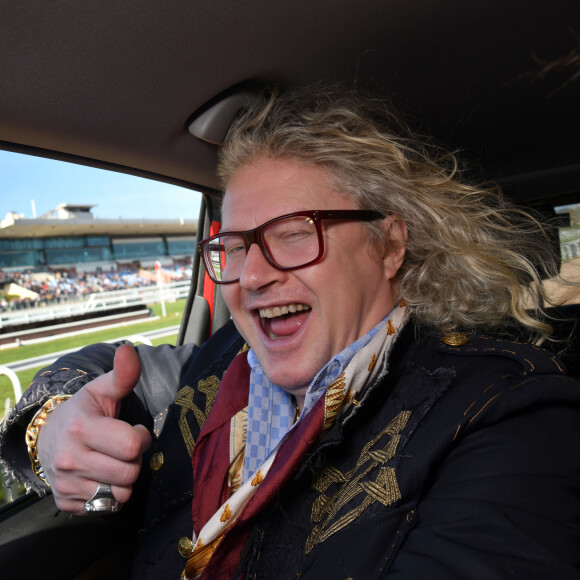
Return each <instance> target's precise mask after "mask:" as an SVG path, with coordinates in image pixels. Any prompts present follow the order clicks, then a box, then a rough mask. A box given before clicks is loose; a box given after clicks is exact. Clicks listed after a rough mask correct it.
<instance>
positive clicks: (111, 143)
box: [0, 0, 580, 578]
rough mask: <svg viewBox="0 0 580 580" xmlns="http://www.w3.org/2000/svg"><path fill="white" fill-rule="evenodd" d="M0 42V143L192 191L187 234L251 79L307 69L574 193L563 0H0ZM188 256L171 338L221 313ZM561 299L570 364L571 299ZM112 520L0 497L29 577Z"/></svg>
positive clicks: (210, 221)
mask: <svg viewBox="0 0 580 580" xmlns="http://www.w3.org/2000/svg"><path fill="white" fill-rule="evenodd" d="M0 55H1V56H0V79H1V80H0V149H4V150H7V151H13V152H18V153H24V154H29V155H35V156H41V157H46V158H51V159H58V160H62V161H67V162H72V163H78V164H82V165H88V166H91V167H97V168H103V169H110V170H113V171H118V172H122V173H128V174H132V175H137V176H141V177H145V178H148V179H152V180H158V181H162V182H166V183H171V184H175V185H179V186H182V187H185V188H187V189H190V190H191V191H192V192H201V193H202V194H203V202H202V207H201V211H200V215H199V222H198V238H199V239H202V238H204V237H207V236H208V235H210V234H211V233H215V232H217V230H218V228H219V203H220V195H221V194H220V186H219V182H218V180H217V178H216V175H215V164H216V159H217V153H218V150H219V145H220V143H221V142H222V141H223V139H224V137H225V135H226V133H227V130H228V127H229V125H230V123H231V121H232V119H233V117H234V116H235V115H236V114H237V113H238V111H239V110H240V109H241V108H242V107H243V106H244V104H246V103H247V102H248V100H250V99H252V97H253V95H254V94H255V93H256V91H258V90H260V89H262V88H264V87H270V86H278V87H280V89H281V90H284V89H286V88H289V87H293V86H297V85H302V84H306V83H311V82H314V81H317V80H320V79H324V80H327V81H341V82H346V83H349V84H356V85H360V86H361V87H364V88H367V89H369V90H372V91H373V92H375V93H376V94H377V95H378V96H382V97H384V98H388V99H389V100H390V101H391V102H393V103H394V105H395V106H396V107H397V108H398V109H399V110H400V111H402V113H403V114H404V116H405V117H406V119H407V121H408V122H409V124H410V125H411V126H412V127H414V128H415V129H416V130H417V131H418V132H420V133H421V134H425V135H429V136H431V137H432V139H433V140H434V142H435V143H438V144H440V145H442V146H443V147H445V148H448V149H451V150H453V151H456V152H457V153H458V155H459V156H460V157H461V158H462V159H463V160H465V162H466V164H467V167H468V175H469V177H470V179H472V180H474V181H489V182H495V183H498V184H499V185H500V186H501V187H502V188H503V191H504V192H505V194H506V195H507V196H509V197H511V198H512V199H513V200H515V201H516V202H517V203H518V204H521V205H522V206H525V207H533V208H537V209H539V210H542V211H545V212H546V213H547V215H549V214H553V212H554V208H566V207H568V206H571V205H573V204H578V203H580V139H578V135H580V114H579V103H580V9H579V6H578V2H577V1H576V0H550V1H548V0H525V1H524V0H508V1H506V0H503V1H501V2H500V1H498V0H471V1H470V2H462V1H460V0H415V1H414V2H404V1H401V0H382V1H379V0H356V1H355V0H342V1H341V2H338V3H337V2H336V1H335V0H315V1H314V2H313V1H311V0H310V1H306V0H294V1H293V2H264V1H263V0H247V1H245V2H236V1H233V0H218V1H216V2H192V1H191V0H174V1H173V2H169V3H167V2H145V3H144V2H138V1H136V0H125V1H123V2H117V3H108V4H106V5H105V4H102V3H98V2H87V1H78V0H76V1H75V0H63V1H60V2H44V1H41V0H23V1H22V2H11V1H8V0H0ZM567 216H568V214H567V213H566V211H565V210H561V209H560V210H559V211H558V219H559V221H560V224H561V225H564V226H565V225H567V221H566V220H567ZM190 217H195V216H190ZM555 243H556V244H558V245H559V241H558V239H557V236H555ZM193 272H194V274H193V277H192V286H191V291H190V295H189V298H188V301H187V306H186V309H185V313H184V316H183V320H182V323H181V329H180V333H179V338H178V344H182V343H184V342H195V343H196V344H201V343H202V342H203V341H204V340H206V339H207V338H208V337H209V336H210V335H211V334H212V333H213V332H215V331H216V330H217V329H219V328H220V327H222V326H223V325H224V324H225V323H226V322H227V321H228V320H229V313H228V311H227V308H226V306H225V304H224V302H223V300H222V299H221V296H220V292H219V289H218V288H217V287H214V285H213V284H212V283H211V282H210V281H209V278H207V277H206V276H205V274H204V272H203V268H202V265H201V264H200V260H199V256H198V253H197V252H195V254H194V256H193ZM558 310H559V312H558V315H559V316H560V318H562V322H561V324H560V325H559V326H560V327H559V329H558V331H559V332H560V333H561V334H563V335H566V336H570V337H571V346H570V347H569V349H568V351H567V353H564V355H563V356H564V360H565V362H566V363H567V365H568V367H569V369H570V371H571V372H572V373H574V374H576V375H578V376H580V355H579V354H578V352H579V348H578V331H577V330H575V326H574V325H575V323H576V322H577V321H579V320H580V310H579V306H578V304H573V303H571V304H566V305H563V306H562V307H560V308H559V309H558ZM574 341H575V342H574ZM123 533H124V528H123V523H122V518H116V516H115V517H113V518H110V517H109V518H104V517H97V518H77V519H70V518H68V517H65V516H63V515H62V514H60V515H58V512H57V510H56V508H55V506H54V503H51V499H50V498H48V499H47V500H39V499H38V498H37V497H36V496H35V495H33V494H28V495H25V496H23V497H22V498H19V499H18V500H17V501H15V502H13V503H12V504H10V505H8V506H4V507H3V508H2V509H1V510H0V563H2V565H3V566H6V567H7V569H13V570H19V575H18V577H20V578H26V577H29V576H27V574H28V573H29V572H28V570H29V569H30V577H33V576H34V574H33V572H34V568H35V566H34V565H32V564H30V565H28V564H27V558H28V559H30V554H32V553H34V555H35V556H34V558H35V560H38V561H42V562H45V563H47V564H46V567H45V568H44V571H43V577H44V578H69V577H70V578H73V577H75V578H100V577H103V578H109V577H111V578H113V577H115V576H114V574H111V570H121V567H120V565H118V562H119V561H120V560H122V556H123V554H120V553H119V550H111V548H112V547H113V546H115V545H117V547H118V544H119V542H120V541H121V538H122V537H123ZM63 546H68V547H69V548H68V553H69V556H68V557H67V558H55V557H54V556H51V554H54V553H55V551H57V550H58V551H59V552H60V551H61V550H62V547H63ZM74 546H78V548H75V547H74ZM12 567H14V568H12ZM8 577H11V576H8ZM119 577H121V576H119Z"/></svg>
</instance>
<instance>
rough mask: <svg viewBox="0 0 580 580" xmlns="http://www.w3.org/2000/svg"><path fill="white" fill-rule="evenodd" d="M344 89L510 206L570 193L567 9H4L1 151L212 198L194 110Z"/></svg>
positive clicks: (210, 155)
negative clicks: (278, 93)
mask: <svg viewBox="0 0 580 580" xmlns="http://www.w3.org/2000/svg"><path fill="white" fill-rule="evenodd" d="M319 79H328V80H337V79H345V80H346V81H347V82H349V83H352V82H355V83H358V84H360V85H364V86H369V87H371V88H372V89H373V90H376V91H377V92H380V93H381V94H386V95H389V96H390V97H391V99H392V100H393V101H394V102H395V103H396V104H397V106H398V107H400V108H401V109H402V110H403V111H404V112H405V114H406V115H407V116H408V118H409V120H410V122H411V124H412V125H414V126H416V127H417V128H418V129H419V130H420V131H421V132H423V133H427V134H431V135H434V137H435V139H436V140H437V141H438V142H439V143H441V144H443V145H445V146H447V147H451V148H453V149H457V150H461V151H462V152H463V156H464V157H465V158H467V159H468V161H469V162H470V163H471V166H472V168H473V171H474V174H475V175H476V176H477V177H478V178H479V174H480V172H481V175H482V176H483V177H484V178H486V179H494V180H499V181H500V182H502V183H503V184H504V185H505V188H506V191H507V192H508V193H509V194H510V195H512V196H514V197H515V198H517V199H519V200H534V199H541V198H548V197H551V198H553V200H554V201H555V202H558V203H564V202H566V201H567V200H569V199H572V196H573V195H574V194H577V193H578V192H579V191H580V155H579V153H580V139H579V135H580V115H579V114H578V108H579V104H580V5H579V4H578V0H521V1H520V0H501V1H496V0H469V1H466V0H414V1H412V2H411V1H409V0H293V1H292V2H290V1H285V2H282V1H273V0H244V1H242V2H241V1H239V0H203V1H202V0H168V1H165V2H152V1H149V2H143V1H142V0H139V1H137V0H122V1H120V2H98V1H97V2H96V1H94V0H91V1H85V0H60V1H57V0H55V1H53V2H46V0H21V1H18V2H15V1H13V0H0V148H4V149H8V150H13V151H25V152H32V153H35V154H40V155H45V156H49V157H55V158H60V159H65V160H69V161H71V160H72V161H78V162H83V163H89V164H92V165H95V166H103V167H112V168H116V169H118V170H122V171H126V172H129V173H134V174H138V175H145V176H152V177H154V178H157V179H161V180H164V181H169V182H172V183H176V184H181V185H184V186H186V187H189V188H192V189H199V190H202V191H207V192H210V193H211V191H212V190H214V189H216V188H218V183H217V180H216V177H215V175H214V166H215V159H216V151H217V147H216V146H215V145H212V144H210V143H207V142H204V141H202V140H200V139H197V138H195V137H193V136H192V135H191V134H190V133H189V132H188V129H187V127H188V124H189V122H190V121H191V120H192V118H194V114H195V113H196V111H199V110H203V108H204V107H205V106H206V104H207V103H208V102H210V101H212V99H214V98H215V97H216V96H217V95H220V94H222V93H223V92H224V91H228V90H230V89H231V88H232V87H238V86H242V87H245V86H263V85H269V84H280V85H282V86H283V87H288V86H292V85H296V84H303V83H307V82H312V81H315V80H319Z"/></svg>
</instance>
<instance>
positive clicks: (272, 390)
mask: <svg viewBox="0 0 580 580" xmlns="http://www.w3.org/2000/svg"><path fill="white" fill-rule="evenodd" d="M387 318H388V316H387V317H386V318H385V319H384V320H382V321H381V322H379V324H377V325H376V326H375V327H374V328H373V329H372V330H370V331H369V332H368V333H367V334H365V335H364V336H362V337H361V338H359V339H358V340H356V341H355V342H353V343H352V344H351V345H350V346H348V347H347V348H345V349H344V350H343V351H342V352H340V353H339V354H337V355H336V356H335V357H334V358H333V359H332V360H331V361H330V362H329V363H327V364H326V365H325V366H324V367H323V368H322V370H320V371H319V372H318V374H317V375H316V376H315V377H314V380H313V381H312V383H311V384H310V386H309V387H308V390H307V391H306V397H305V400H304V408H303V409H302V413H301V415H300V418H302V417H304V416H305V415H306V414H307V413H308V412H309V411H310V410H311V409H312V407H314V405H315V404H316V402H317V401H318V399H320V397H321V396H322V395H323V394H324V392H325V391H326V389H327V388H328V387H329V386H330V385H331V384H332V383H333V382H334V381H335V380H336V379H337V378H338V377H339V376H340V375H341V373H342V372H343V371H344V369H345V368H346V366H347V365H348V363H349V362H350V361H351V360H352V358H353V357H354V355H355V354H356V353H357V352H358V351H359V350H360V349H361V348H363V347H365V346H366V345H367V344H368V343H369V342H370V341H371V340H372V339H373V338H374V337H375V335H376V334H377V333H378V332H379V330H380V329H381V327H382V326H383V324H384V323H385V321H386V320H387ZM248 363H249V365H250V367H251V374H250V396H249V400H248V430H247V439H246V452H245V457H244V481H247V480H248V478H250V477H251V476H252V475H253V474H254V473H255V472H256V471H257V470H258V467H259V466H260V464H261V463H262V462H263V461H264V459H266V457H268V455H269V454H270V453H271V452H272V451H273V450H274V449H275V448H276V446H277V445H278V443H279V442H280V441H281V440H282V439H283V437H284V436H285V435H286V433H288V431H290V429H291V428H292V426H293V424H294V418H295V416H296V403H295V401H294V397H292V395H289V394H288V393H287V392H286V391H284V389H282V388H280V387H278V386H277V385H275V384H274V383H272V382H271V381H270V380H269V379H268V377H267V376H266V375H265V374H264V370H263V368H262V365H261V364H260V361H259V360H258V358H257V357H256V354H255V353H254V351H253V350H252V349H250V351H249V352H248Z"/></svg>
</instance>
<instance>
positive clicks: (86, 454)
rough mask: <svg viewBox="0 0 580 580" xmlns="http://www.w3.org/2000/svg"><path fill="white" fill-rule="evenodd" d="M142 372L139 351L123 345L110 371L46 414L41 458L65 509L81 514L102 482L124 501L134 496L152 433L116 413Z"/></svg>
mask: <svg viewBox="0 0 580 580" xmlns="http://www.w3.org/2000/svg"><path fill="white" fill-rule="evenodd" d="M140 374H141V362H140V361H139V356H138V355H137V352H136V351H135V350H134V349H133V348H132V347H130V346H129V345H123V346H121V347H119V348H118V349H117V352H116V353H115V361H114V367H113V370H112V371H111V372H109V373H107V374H106V375H102V376H100V377H98V378H97V379H95V380H94V381H92V382H90V383H88V384H87V385H85V386H84V387H83V388H82V389H81V390H80V391H78V392H77V393H76V394H75V395H74V396H73V397H71V398H70V399H69V400H68V401H66V402H64V403H61V404H60V405H58V407H57V408H56V409H55V410H54V411H53V412H52V413H51V414H50V415H48V416H47V420H46V422H45V424H44V425H43V426H42V428H41V430H40V434H39V436H38V457H39V460H40V464H41V465H42V467H43V469H44V473H45V477H46V479H47V480H48V482H49V483H50V488H51V490H52V492H53V494H54V498H55V501H56V504H57V506H58V507H59V508H60V509H61V510H63V511H66V512H70V513H74V514H82V513H83V506H84V504H85V502H86V501H87V500H88V499H89V498H90V497H91V496H92V495H93V494H94V493H95V491H96V489H97V486H98V484H99V482H102V483H108V484H111V487H112V491H113V494H114V496H115V498H116V499H117V501H119V502H121V503H126V502H127V501H128V500H129V498H130V497H131V492H132V488H133V484H134V483H135V481H136V480H137V477H138V476H139V471H140V469H141V456H142V455H143V453H144V452H145V451H146V449H147V448H148V447H149V445H150V443H151V435H150V433H149V431H148V430H147V429H146V428H145V427H144V426H143V425H136V426H134V427H133V426H131V425H129V424H128V423H125V422H124V421H119V420H118V419H117V416H118V414H119V408H120V402H121V400H122V399H124V398H125V397H126V396H127V395H128V394H129V393H130V392H131V391H132V390H133V388H134V387H135V385H136V384H137V381H138V380H139V376H140Z"/></svg>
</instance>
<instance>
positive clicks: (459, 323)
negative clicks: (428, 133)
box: [2, 86, 580, 579]
mask: <svg viewBox="0 0 580 580" xmlns="http://www.w3.org/2000/svg"><path fill="white" fill-rule="evenodd" d="M218 173H219V176H220V178H221V180H222V183H223V189H224V196H223V204H222V208H221V221H222V224H221V231H220V233H219V234H217V235H215V236H212V237H210V238H208V239H206V240H203V241H202V242H201V243H200V252H201V255H202V257H203V260H204V264H205V267H206V270H207V272H208V274H209V276H210V277H211V278H212V279H213V281H214V282H215V283H216V284H218V285H219V286H220V288H221V290H222V293H223V297H224V299H225V302H226V304H227V306H228V307H229V310H230V312H231V315H232V319H233V323H234V325H235V327H236V328H235V329H234V328H233V327H232V326H231V325H228V326H227V327H226V328H224V329H223V330H221V331H219V332H218V333H216V335H215V336H214V337H213V338H212V339H211V340H210V341H209V342H208V343H206V345H204V346H203V347H202V348H201V349H198V348H196V347H193V346H192V345H185V346H182V347H179V348H176V349H170V348H168V347H158V348H150V347H145V346H138V347H136V348H135V349H133V348H131V347H130V346H127V345H123V344H116V345H96V346H93V347H87V348H85V349H83V350H82V351H80V352H79V353H78V354H74V355H69V356H65V357H64V358H63V359H62V360H61V361H58V362H57V363H56V364H55V365H53V366H52V367H50V368H49V369H48V370H47V371H46V372H45V373H44V374H42V375H39V376H37V377H36V378H35V381H34V382H33V384H32V386H31V387H30V389H29V390H28V391H27V393H26V394H25V396H24V398H23V402H21V403H19V404H18V405H17V407H16V409H15V410H14V411H13V412H12V413H11V414H10V415H9V416H8V418H7V420H6V422H5V425H4V427H3V442H4V444H3V449H2V452H3V457H4V460H5V462H6V464H7V465H8V467H9V469H10V470H11V471H12V472H13V473H14V474H15V475H16V476H17V477H18V478H20V479H21V480H24V481H27V482H28V483H29V484H30V485H31V486H32V487H34V488H35V489H37V490H38V491H39V492H41V493H42V492H46V490H47V489H48V486H49V485H50V489H51V490H52V493H53V495H54V498H55V501H56V503H57V505H58V506H59V507H60V509H62V510H64V511H67V512H70V513H73V514H83V513H85V512H91V513H93V512H100V511H116V510H117V509H118V508H119V507H120V505H121V504H125V503H128V502H131V495H132V492H133V487H134V486H136V485H139V481H141V480H140V479H139V476H140V473H141V474H142V475H143V477H142V478H141V479H143V478H145V479H148V480H149V479H150V480H151V481H149V483H148V487H147V490H146V493H147V494H148V496H147V497H148V499H147V508H146V510H145V508H144V510H145V511H144V520H145V522H144V523H143V522H140V525H141V527H142V529H144V530H146V533H144V534H143V537H142V539H141V543H140V545H139V548H138V549H137V552H136V555H135V557H134V559H133V576H134V577H136V578H137V577H138V578H147V577H151V578H168V577H178V576H179V574H181V575H182V577H183V578H187V579H193V578H207V579H210V578H211V579H215V578H253V579H258V578H261V579H271V578H279V579H286V578H288V579H290V578H293V579H294V578H302V579H304V578H310V579H315V578H316V579H318V578H347V577H352V578H383V577H385V578H393V579H395V578H401V579H402V578H405V579H417V578H433V579H444V578H462V579H464V578H504V577H516V578H526V579H529V578H544V577H545V573H546V570H549V571H550V572H549V573H550V574H551V575H553V576H554V577H555V578H558V579H565V578H577V577H578V574H579V566H580V555H579V554H580V552H579V551H578V549H577V548H578V545H580V529H579V527H578V525H577V522H578V521H579V519H580V493H579V491H580V490H579V481H580V479H579V475H580V460H579V455H578V453H577V449H578V446H579V443H580V416H579V415H580V408H579V402H580V386H579V385H578V383H577V382H576V381H574V380H573V379H571V378H568V377H566V375H565V372H564V369H563V365H562V364H561V363H560V361H559V360H558V359H557V358H556V357H555V356H554V355H553V354H552V353H551V352H548V351H546V350H542V349H541V348H539V347H538V346H535V345H534V341H536V342H537V341H538V340H545V339H546V338H547V337H549V334H550V326H549V323H548V322H547V319H546V316H545V314H544V313H543V307H544V305H545V304H546V303H547V302H546V301H547V300H548V297H547V296H546V295H545V292H544V290H543V285H542V283H541V279H542V277H544V276H545V275H546V274H548V275H551V274H554V273H555V271H556V269H557V265H556V264H557V260H556V257H555V256H554V253H553V249H551V248H550V247H548V244H547V240H546V238H545V235H544V234H543V232H542V227H541V224H539V222H537V220H535V219H534V218H533V216H531V215H530V214H528V213H527V212H523V211H521V210H519V209H517V208H516V207H514V206H512V205H511V204H510V203H509V202H508V201H506V200H505V199H504V198H503V197H502V195H501V193H500V192H498V191H496V190H495V189H488V188H481V187H476V186H473V185H470V184H468V183H466V182H464V181H463V180H462V178H461V174H460V171H459V170H458V167H457V162H456V160H455V157H454V156H452V155H448V154H444V153H443V152H442V151H441V150H439V149H437V148H435V147H432V146H428V145H426V144H425V142H424V141H422V140H418V139H417V138H416V137H414V136H412V135H411V134H410V132H409V131H408V130H407V128H406V127H405V126H404V125H403V124H402V123H401V122H400V121H399V119H398V118H397V116H396V115H395V114H394V113H393V112H392V109H391V108H390V107H389V106H388V105H386V104H385V102H384V101H382V100H380V99H375V98H369V97H367V96H364V95H361V94H360V93H359V92H357V91H352V90H345V89H344V88H341V87H338V88H337V87H323V86H317V87H309V88H307V89H302V90H296V91H293V92H287V93H280V94H277V93H273V94H272V93H264V94H263V95H262V96H261V97H260V98H258V99H257V101H256V102H255V103H253V104H252V105H251V106H250V107H249V108H248V109H247V110H245V111H244V112H243V113H242V114H241V115H240V116H239V117H238V118H237V119H236V120H235V122H234V124H233V126H232V127H231V129H230V132H229V134H228V136H227V139H226V143H225V145H224V146H223V148H222V151H221V156H220V161H219V166H218ZM71 369H80V371H79V370H74V371H73V370H71ZM226 369H227V370H226ZM224 371H225V374H224ZM218 385H219V388H218ZM68 395H72V396H70V397H69V396H68ZM35 414H36V415H35ZM129 416H130V417H131V422H127V421H128V417H129ZM38 417H40V418H41V419H42V420H41V421H40V420H39V419H38ZM136 423H142V424H136ZM25 430H26V431H27V433H28V451H29V453H30V455H31V459H32V468H30V467H29V466H28V465H27V464H26V461H27V457H26V447H25V445H24V433H23V431H25ZM19 438H20V439H19ZM18 440H19V441H20V443H18V444H17V443H16V442H17V441H18ZM168 456H171V458H172V461H171V464H170V465H169V464H167V465H165V464H164V463H163V457H168ZM143 457H145V461H143V459H142V458H143ZM142 465H150V466H151V470H150V469H149V468H145V469H143V468H142ZM192 466H193V467H192ZM145 472H147V473H145ZM145 475H146V476H147V477H145ZM192 475H193V479H192ZM36 476H40V478H41V480H42V481H40V480H38V478H37V477H36ZM95 490H97V491H96V492H95ZM180 539H181V540H180ZM178 541H180V547H181V548H182V549H181V551H180V552H179V551H178V549H177V547H176V546H177V544H178ZM188 542H189V543H188ZM180 553H181V555H180Z"/></svg>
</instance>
